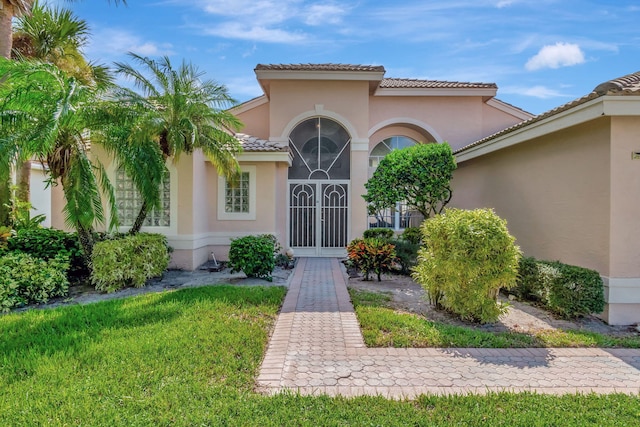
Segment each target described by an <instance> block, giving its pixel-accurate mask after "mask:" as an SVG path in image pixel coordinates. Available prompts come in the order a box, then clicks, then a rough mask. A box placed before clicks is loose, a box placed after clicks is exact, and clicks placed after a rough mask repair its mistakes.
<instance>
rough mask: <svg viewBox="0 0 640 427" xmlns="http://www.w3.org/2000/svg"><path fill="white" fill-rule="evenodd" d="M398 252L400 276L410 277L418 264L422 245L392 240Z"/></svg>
mask: <svg viewBox="0 0 640 427" xmlns="http://www.w3.org/2000/svg"><path fill="white" fill-rule="evenodd" d="M390 243H392V244H393V245H394V246H395V250H396V262H397V263H398V264H399V265H400V274H405V275H408V274H410V273H411V269H412V268H413V267H414V266H415V265H416V263H417V262H418V249H420V245H418V244H416V243H412V242H410V241H408V240H404V239H397V240H391V242H390Z"/></svg>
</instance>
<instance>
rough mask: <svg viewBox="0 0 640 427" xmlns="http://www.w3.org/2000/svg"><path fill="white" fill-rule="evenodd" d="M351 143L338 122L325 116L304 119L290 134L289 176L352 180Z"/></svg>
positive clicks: (295, 177) (291, 177)
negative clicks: (291, 152)
mask: <svg viewBox="0 0 640 427" xmlns="http://www.w3.org/2000/svg"><path fill="white" fill-rule="evenodd" d="M350 142H351V138H350V137H349V134H348V133H347V131H346V130H345V129H344V128H343V127H342V126H341V125H340V124H339V123H338V122H335V121H333V120H331V119H326V118H323V117H315V118H312V119H307V120H305V121H303V122H302V123H300V124H299V125H298V126H296V127H295V128H294V129H293V131H291V134H290V135H289V147H291V150H292V151H293V162H292V164H291V167H290V168H289V179H349V178H350V155H351V149H350V147H349V145H350V144H349V143H350Z"/></svg>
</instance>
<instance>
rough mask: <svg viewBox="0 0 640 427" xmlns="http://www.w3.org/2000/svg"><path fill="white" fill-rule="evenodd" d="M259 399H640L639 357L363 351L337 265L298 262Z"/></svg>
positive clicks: (619, 352)
mask: <svg viewBox="0 0 640 427" xmlns="http://www.w3.org/2000/svg"><path fill="white" fill-rule="evenodd" d="M257 382H258V388H259V390H261V391H262V392H265V393H277V392H279V391H283V390H293V391H298V392H300V393H302V394H328V395H338V394H340V395H343V396H358V395H378V394H380V395H383V396H387V397H391V398H401V397H415V396H418V395H420V394H423V393H426V394H464V393H486V392H488V391H502V390H508V391H525V390H529V391H535V392H538V393H553V394H564V393H575V392H586V393H588V392H596V393H612V392H623V393H632V394H637V393H640V350H633V349H609V350H607V349H586V348H581V349H547V348H526V349H473V348H471V349H466V348H444V349H438V348H425V349H411V348H409V349H396V348H366V347H365V345H364V342H363V339H362V335H361V333H360V329H359V326H358V321H357V319H356V316H355V313H354V311H353V306H352V305H351V302H350V300H349V295H348V293H347V287H346V281H345V277H344V275H343V273H342V269H341V268H340V264H339V262H338V260H337V259H333V258H331V259H330V258H302V259H300V260H298V265H297V267H296V271H295V273H294V276H293V278H292V280H291V285H290V288H289V292H288V294H287V296H286V298H285V301H284V305H283V307H282V312H281V314H280V315H279V317H278V320H277V322H276V326H275V329H274V332H273V336H272V337H271V340H270V342H269V347H268V349H267V353H266V355H265V359H264V361H263V363H262V366H261V369H260V374H259V376H258V380H257Z"/></svg>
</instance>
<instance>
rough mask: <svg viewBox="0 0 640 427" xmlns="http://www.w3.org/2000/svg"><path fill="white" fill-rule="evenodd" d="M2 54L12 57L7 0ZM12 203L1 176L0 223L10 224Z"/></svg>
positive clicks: (0, 24)
mask: <svg viewBox="0 0 640 427" xmlns="http://www.w3.org/2000/svg"><path fill="white" fill-rule="evenodd" d="M0 2H2V3H1V4H2V9H0V56H3V57H5V58H11V43H12V41H13V40H12V38H11V37H12V31H11V18H13V6H12V5H11V3H9V2H8V1H7V0H0ZM10 203H11V187H10V184H9V176H2V177H0V225H9V216H10V209H9V204H10Z"/></svg>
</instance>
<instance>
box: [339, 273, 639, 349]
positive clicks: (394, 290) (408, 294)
mask: <svg viewBox="0 0 640 427" xmlns="http://www.w3.org/2000/svg"><path fill="white" fill-rule="evenodd" d="M347 285H348V286H349V287H350V288H353V289H360V290H367V291H372V292H379V293H383V294H386V295H389V296H390V297H391V301H389V303H388V305H389V307H390V308H393V309H395V310H399V311H405V312H410V313H417V314H420V315H422V316H424V317H425V318H426V319H428V320H431V321H434V322H443V323H447V324H452V325H459V326H466V327H470V328H475V329H480V330H485V331H491V332H505V331H512V332H520V333H532V332H535V331H540V330H554V329H560V330H576V331H590V332H598V333H601V334H607V335H611V336H618V337H623V336H638V331H637V330H636V328H635V327H634V326H631V327H630V326H610V325H608V324H606V323H605V322H604V321H602V320H601V319H599V318H598V317H595V316H585V317H582V318H579V319H576V320H573V321H569V320H563V319H558V318H556V317H554V316H553V315H551V314H550V313H548V312H547V311H545V310H543V309H541V308H538V307H536V306H534V305H531V304H529V303H526V302H521V301H509V300H508V298H507V297H506V296H501V297H500V298H501V299H502V300H503V301H504V302H509V304H510V307H509V308H508V311H507V313H506V314H505V315H503V316H502V317H501V318H500V320H499V321H498V322H496V323H492V324H487V325H477V324H474V323H471V322H464V321H462V320H460V319H458V318H456V317H454V316H453V315H451V314H449V313H447V312H445V311H441V310H436V309H435V308H433V307H432V306H431V305H430V304H429V303H428V302H427V300H426V295H425V292H424V290H423V289H422V287H421V286H420V285H418V284H417V283H415V282H414V281H413V279H411V277H409V276H402V275H395V274H387V275H383V277H382V281H381V282H378V281H363V280H362V278H361V277H350V278H349V281H348V283H347Z"/></svg>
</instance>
